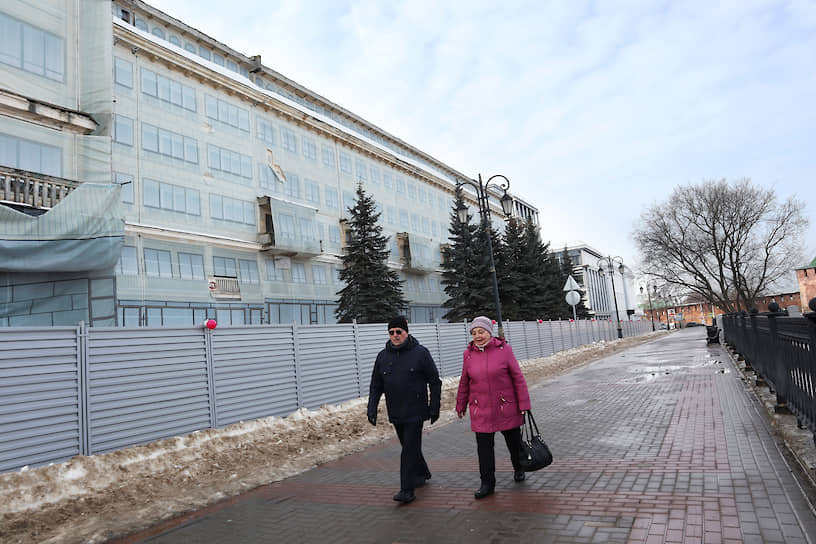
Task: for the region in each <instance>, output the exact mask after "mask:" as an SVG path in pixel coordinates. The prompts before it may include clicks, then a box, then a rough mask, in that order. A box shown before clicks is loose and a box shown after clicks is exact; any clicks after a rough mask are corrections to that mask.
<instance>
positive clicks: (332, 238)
mask: <svg viewBox="0 0 816 544" xmlns="http://www.w3.org/2000/svg"><path fill="white" fill-rule="evenodd" d="M329 243H331V245H333V246H334V247H340V227H339V226H337V225H331V226H330V227H329Z"/></svg>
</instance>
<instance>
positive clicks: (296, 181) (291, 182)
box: [283, 172, 300, 199]
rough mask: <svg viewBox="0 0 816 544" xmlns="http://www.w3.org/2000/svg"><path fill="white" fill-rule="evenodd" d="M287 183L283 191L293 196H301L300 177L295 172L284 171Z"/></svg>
mask: <svg viewBox="0 0 816 544" xmlns="http://www.w3.org/2000/svg"><path fill="white" fill-rule="evenodd" d="M284 175H285V176H286V183H285V184H284V185H283V192H284V193H285V194H286V196H288V197H291V198H298V199H299V198H300V178H299V177H298V175H297V174H295V173H293V172H284Z"/></svg>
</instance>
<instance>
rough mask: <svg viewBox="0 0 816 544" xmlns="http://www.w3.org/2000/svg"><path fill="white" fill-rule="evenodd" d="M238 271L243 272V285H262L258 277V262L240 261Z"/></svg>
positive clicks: (241, 279)
mask: <svg viewBox="0 0 816 544" xmlns="http://www.w3.org/2000/svg"><path fill="white" fill-rule="evenodd" d="M238 269H239V271H240V272H241V276H240V281H241V283H261V279H260V277H258V262H257V261H250V260H248V259H238Z"/></svg>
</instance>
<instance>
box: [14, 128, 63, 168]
mask: <svg viewBox="0 0 816 544" xmlns="http://www.w3.org/2000/svg"><path fill="white" fill-rule="evenodd" d="M0 165H2V166H8V167H10V168H18V169H20V170H27V171H29V172H37V173H39V174H46V175H48V176H54V177H62V149H60V148H59V147H54V146H52V145H46V144H41V143H38V142H32V141H30V140H24V139H22V138H17V137H15V136H9V135H8V134H0Z"/></svg>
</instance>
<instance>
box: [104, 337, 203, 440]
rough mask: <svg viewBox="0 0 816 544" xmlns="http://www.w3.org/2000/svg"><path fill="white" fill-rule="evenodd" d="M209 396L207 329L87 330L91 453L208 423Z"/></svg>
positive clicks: (185, 432)
mask: <svg viewBox="0 0 816 544" xmlns="http://www.w3.org/2000/svg"><path fill="white" fill-rule="evenodd" d="M209 397H210V395H209V377H208V375H207V361H206V354H205V339H204V332H203V330H202V329H200V328H169V327H167V328H139V329H122V328H108V327H105V328H99V327H92V328H90V329H88V421H89V429H90V430H89V440H88V443H89V449H90V452H89V453H102V452H106V451H111V450H115V449H118V448H122V447H125V446H132V445H135V444H144V443H147V442H151V441H154V440H158V439H160V438H167V437H171V436H178V435H184V434H188V433H190V432H193V431H195V430H199V429H206V428H209V427H211V426H213V425H214V423H215V422H213V421H210V408H209V402H210V398H209Z"/></svg>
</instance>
